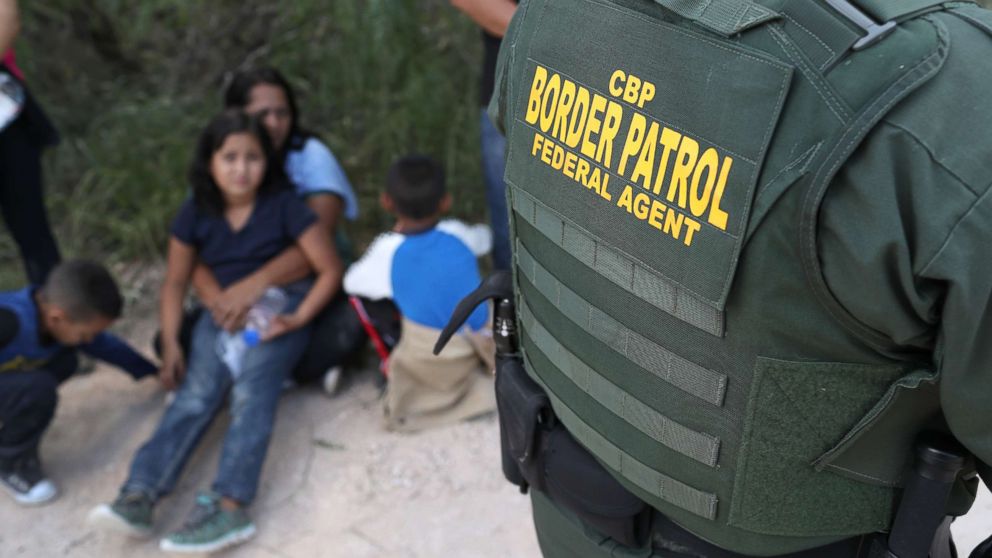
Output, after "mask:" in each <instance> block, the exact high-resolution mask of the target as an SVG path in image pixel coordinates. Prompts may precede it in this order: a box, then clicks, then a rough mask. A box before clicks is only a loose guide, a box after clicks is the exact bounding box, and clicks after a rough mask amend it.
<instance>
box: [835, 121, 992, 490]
mask: <svg viewBox="0 0 992 558" xmlns="http://www.w3.org/2000/svg"><path fill="white" fill-rule="evenodd" d="M934 152H935V151H934V146H933V145H931V143H930V142H928V141H926V139H925V138H920V137H919V136H918V135H917V134H916V133H915V132H914V133H910V131H908V130H906V129H903V128H901V127H897V126H893V125H889V124H884V123H883V124H881V125H879V127H878V128H876V129H875V130H874V131H873V132H872V134H871V135H870V136H869V138H868V139H867V140H866V141H865V143H864V145H863V146H862V147H861V148H859V150H858V151H857V152H856V153H855V154H854V155H853V156H852V157H851V159H849V160H848V162H847V164H845V166H844V168H843V169H842V170H841V172H840V173H839V174H838V176H837V178H836V179H835V180H834V182H832V183H831V185H830V188H829V189H828V190H827V195H826V197H825V198H824V200H823V204H822V206H821V208H820V219H819V235H818V241H819V255H820V259H821V264H822V266H823V275H824V278H825V279H826V281H827V284H828V285H829V287H830V290H831V292H832V293H833V295H834V296H835V297H836V298H837V300H838V301H839V302H840V303H841V304H842V305H843V306H844V308H846V309H847V310H848V311H849V312H850V313H851V314H852V315H853V316H854V317H855V318H857V319H858V320H859V321H860V322H862V323H863V324H865V325H867V326H868V327H870V328H871V329H873V330H875V331H877V332H879V333H880V334H882V335H884V336H885V337H886V338H888V339H889V340H891V341H890V342H891V345H892V350H893V351H894V352H900V353H903V354H920V355H923V354H931V355H932V363H931V366H933V367H934V369H935V370H936V371H938V372H939V374H940V397H941V408H942V410H943V413H944V417H945V418H946V420H947V422H948V425H949V426H950V428H951V431H952V433H953V434H954V436H955V437H956V438H957V439H958V440H960V441H961V443H963V444H964V445H965V446H966V447H967V448H968V449H969V450H970V451H971V452H972V453H973V454H975V456H976V457H977V458H978V459H980V460H981V461H984V462H985V463H992V428H990V427H989V425H992V405H989V402H988V401H989V395H990V394H992V342H990V341H992V258H989V256H988V255H989V249H990V248H989V247H990V246H992V226H990V225H992V199H990V194H989V193H988V192H986V191H985V190H987V189H988V185H983V186H984V188H983V187H981V186H979V185H977V184H973V183H965V182H963V181H962V173H960V172H955V171H954V170H952V169H951V168H948V167H946V166H945V165H944V164H943V163H942V162H941V159H942V158H941V157H938V156H935V155H934ZM988 178H992V177H988ZM984 480H985V482H986V484H990V483H992V479H989V478H985V479H984Z"/></svg>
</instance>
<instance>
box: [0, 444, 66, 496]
mask: <svg viewBox="0 0 992 558" xmlns="http://www.w3.org/2000/svg"><path fill="white" fill-rule="evenodd" d="M0 486H2V487H3V488H4V490H6V491H7V492H8V493H10V495H11V496H13V497H14V500H16V501H17V503H18V504H22V505H25V506H39V505H41V504H44V503H46V502H50V501H52V500H53V499H54V498H55V497H56V496H58V493H59V491H58V489H56V488H55V484H54V483H53V482H52V481H50V480H48V478H47V477H45V472H44V471H42V470H41V461H39V460H38V455H37V454H36V453H30V454H28V455H25V456H23V457H18V458H13V459H6V460H2V461H0Z"/></svg>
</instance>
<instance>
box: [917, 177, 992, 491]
mask: <svg viewBox="0 0 992 558" xmlns="http://www.w3.org/2000/svg"><path fill="white" fill-rule="evenodd" d="M990 247H992V191H990V192H986V193H984V195H982V196H981V197H980V198H979V199H978V200H977V201H976V202H975V204H974V206H973V207H972V208H971V209H970V210H969V211H968V213H967V214H966V215H965V216H964V217H963V218H962V219H961V220H960V222H959V223H958V224H957V226H956V227H954V229H953V231H952V232H951V234H950V236H948V237H947V240H946V242H945V243H944V245H943V247H942V248H941V249H940V251H939V252H938V253H937V254H936V256H935V257H934V258H933V260H932V261H931V262H930V263H929V264H928V265H927V266H926V268H925V269H924V270H923V275H925V276H926V277H929V278H932V279H934V280H938V281H943V282H944V283H945V284H946V285H947V290H946V294H945V297H944V303H943V306H942V309H941V327H940V333H939V337H938V343H937V360H938V366H939V368H940V371H941V375H942V377H941V390H940V391H941V396H940V397H941V406H942V407H943V410H944V416H945V418H946V419H947V422H948V425H949V426H950V427H951V431H952V432H953V433H954V435H955V436H956V437H957V438H958V440H960V441H961V443H962V444H964V445H965V447H967V448H968V449H969V450H970V451H971V452H972V453H973V454H975V456H976V457H977V458H978V459H980V460H981V461H983V462H984V463H986V464H992V405H990V404H989V397H990V396H992V258H990V257H989V250H990ZM984 480H985V483H986V484H987V485H990V486H992V479H990V478H985V479H984Z"/></svg>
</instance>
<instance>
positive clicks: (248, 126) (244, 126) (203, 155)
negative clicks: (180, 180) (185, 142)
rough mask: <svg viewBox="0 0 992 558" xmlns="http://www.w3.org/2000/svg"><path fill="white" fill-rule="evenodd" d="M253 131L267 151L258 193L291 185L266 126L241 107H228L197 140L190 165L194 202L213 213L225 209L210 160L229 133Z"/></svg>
mask: <svg viewBox="0 0 992 558" xmlns="http://www.w3.org/2000/svg"><path fill="white" fill-rule="evenodd" d="M233 134H251V135H252V136H255V138H256V139H257V140H258V143H259V144H261V146H262V152H263V153H265V176H263V177H262V184H261V185H259V188H258V195H263V194H267V193H270V192H275V191H278V190H282V189H285V188H288V183H287V181H286V178H285V174H284V173H283V169H282V165H280V164H278V162H277V157H276V153H275V150H274V149H272V142H271V141H269V134H268V133H267V132H266V131H265V126H263V125H262V124H261V122H259V121H258V120H256V119H254V118H252V117H250V116H248V115H247V114H245V113H244V112H242V111H240V110H226V111H224V112H222V113H220V114H218V115H217V116H215V117H214V118H213V119H212V120H211V121H210V123H209V124H207V127H206V128H204V130H203V132H202V133H200V139H199V140H198V141H197V142H196V151H195V152H194V153H193V162H192V164H190V166H189V183H190V186H191V187H192V189H193V202H194V203H195V204H196V206H197V208H199V209H200V210H202V211H205V212H207V213H209V214H212V215H220V214H222V213H223V211H224V197H223V195H221V192H220V188H218V187H217V183H216V182H215V181H214V177H213V175H212V174H211V173H210V163H211V160H212V159H213V156H214V153H216V152H217V150H219V149H220V148H221V146H223V145H224V141H225V140H226V139H227V138H228V136H230V135H233Z"/></svg>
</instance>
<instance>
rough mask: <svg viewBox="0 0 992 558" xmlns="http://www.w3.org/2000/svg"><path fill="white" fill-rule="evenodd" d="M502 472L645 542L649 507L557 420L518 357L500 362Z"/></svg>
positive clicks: (608, 529) (621, 536)
mask: <svg viewBox="0 0 992 558" xmlns="http://www.w3.org/2000/svg"><path fill="white" fill-rule="evenodd" d="M496 405H497V407H498V409H499V428H500V446H501V449H502V462H503V474H504V475H505V476H506V479H507V480H509V481H510V482H511V483H513V484H515V485H517V486H519V487H520V489H521V492H526V491H527V488H528V487H532V488H533V489H535V490H539V491H541V492H543V493H544V494H545V495H547V496H548V497H549V498H550V499H551V500H553V501H554V502H555V503H556V504H558V505H560V506H562V507H564V508H566V509H568V510H570V511H571V512H572V513H574V514H575V515H577V516H578V517H579V518H580V519H582V520H583V521H584V522H585V523H586V524H588V525H589V526H590V527H592V528H594V529H595V530H597V531H599V532H600V533H602V534H604V535H607V536H609V537H611V538H612V539H614V540H616V541H617V542H618V543H620V544H622V545H624V546H630V547H641V546H644V545H645V544H646V543H647V541H648V538H649V535H650V527H651V507H650V506H648V505H647V504H646V503H645V502H644V501H643V500H641V499H640V498H638V497H637V496H635V495H634V494H633V493H631V492H630V491H629V490H627V489H626V488H625V487H624V486H623V485H621V484H620V483H619V482H617V480H616V479H615V478H614V477H613V475H611V474H610V473H609V472H608V471H607V470H606V469H605V468H604V467H603V466H602V465H601V464H600V463H599V461H597V460H596V458H595V457H593V455H592V454H591V453H589V451H588V450H586V449H585V448H584V447H582V446H581V445H580V444H579V443H578V442H577V441H576V440H575V438H573V437H572V435H571V434H569V433H568V430H566V429H565V427H564V426H563V425H562V424H561V423H560V422H559V421H558V420H557V418H556V417H555V414H554V410H553V409H552V407H551V400H550V399H549V398H548V395H547V394H546V393H545V392H544V390H542V389H541V387H540V386H539V385H538V384H537V383H536V382H535V381H534V380H533V379H531V377H530V376H528V375H527V372H526V371H525V370H524V368H523V364H522V362H521V360H520V359H519V358H512V357H504V358H498V359H497V362H496Z"/></svg>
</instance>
